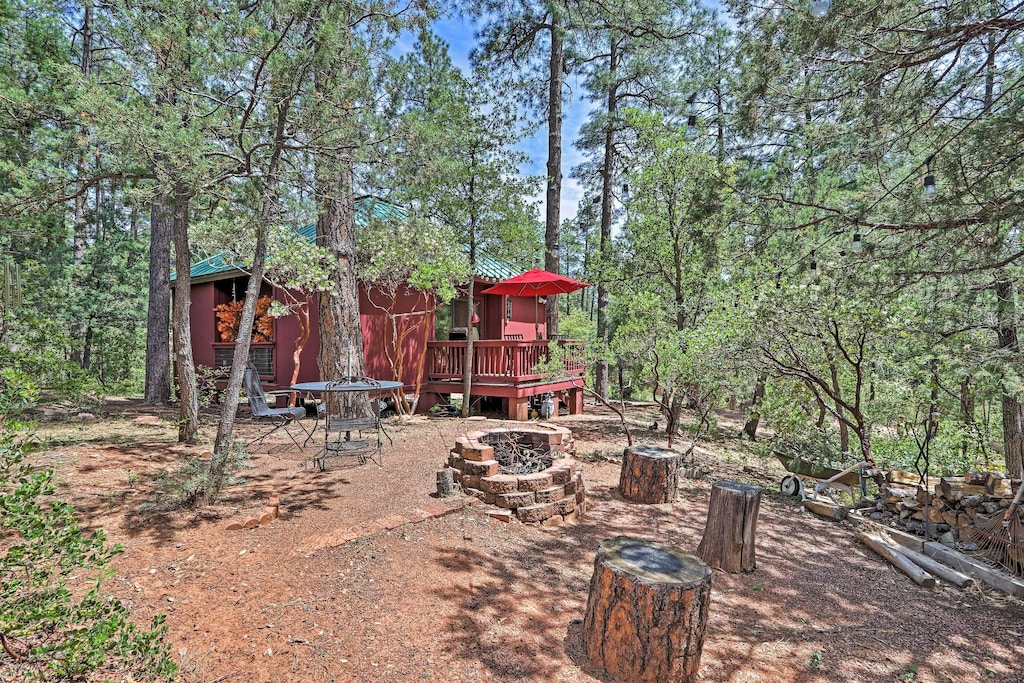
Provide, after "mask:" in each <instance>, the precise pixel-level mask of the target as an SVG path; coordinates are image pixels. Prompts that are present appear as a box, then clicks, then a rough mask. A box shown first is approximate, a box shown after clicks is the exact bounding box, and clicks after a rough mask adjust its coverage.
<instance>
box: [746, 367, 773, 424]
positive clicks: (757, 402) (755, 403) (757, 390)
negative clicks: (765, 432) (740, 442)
mask: <svg viewBox="0 0 1024 683" xmlns="http://www.w3.org/2000/svg"><path fill="white" fill-rule="evenodd" d="M767 381H768V376H767V375H765V374H763V373H762V374H760V375H758V377H757V385H756V386H754V395H753V397H751V399H750V409H749V411H748V413H747V421H746V423H745V424H744V425H743V435H744V436H746V437H747V438H748V439H750V440H751V441H756V440H757V426H758V424H760V422H761V399H763V398H764V385H765V382H767Z"/></svg>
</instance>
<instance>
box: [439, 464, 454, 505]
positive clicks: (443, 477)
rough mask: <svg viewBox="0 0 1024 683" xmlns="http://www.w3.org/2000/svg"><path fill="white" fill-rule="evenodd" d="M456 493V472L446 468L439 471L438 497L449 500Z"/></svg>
mask: <svg viewBox="0 0 1024 683" xmlns="http://www.w3.org/2000/svg"><path fill="white" fill-rule="evenodd" d="M454 492H455V470H454V469H452V468H451V467H446V468H444V469H443V470H438V471H437V495H438V497H439V498H447V497H448V496H450V495H452V493H454Z"/></svg>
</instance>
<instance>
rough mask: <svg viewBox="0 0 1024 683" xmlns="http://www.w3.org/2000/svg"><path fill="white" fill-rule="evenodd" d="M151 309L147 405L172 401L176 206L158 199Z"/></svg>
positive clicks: (153, 232)
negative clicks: (172, 239) (173, 248)
mask: <svg viewBox="0 0 1024 683" xmlns="http://www.w3.org/2000/svg"><path fill="white" fill-rule="evenodd" d="M150 212H151V213H150V228H149V307H148V308H147V310H146V388H145V394H144V398H143V400H144V402H145V403H146V404H147V405H161V404H166V403H168V402H169V401H170V400H171V344H170V333H171V329H170V311H171V235H172V233H173V229H172V225H173V221H174V209H173V204H171V203H170V202H167V201H166V200H165V199H164V198H157V199H156V200H154V201H153V204H152V207H151V208H150Z"/></svg>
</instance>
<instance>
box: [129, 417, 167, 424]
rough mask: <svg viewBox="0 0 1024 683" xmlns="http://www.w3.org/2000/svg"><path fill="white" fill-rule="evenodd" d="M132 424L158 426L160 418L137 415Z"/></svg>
mask: <svg viewBox="0 0 1024 683" xmlns="http://www.w3.org/2000/svg"><path fill="white" fill-rule="evenodd" d="M132 423H133V424H137V425H158V424H160V418H159V417H157V416H156V415H139V416H138V417H136V418H135V419H134V420H132Z"/></svg>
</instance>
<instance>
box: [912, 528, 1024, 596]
mask: <svg viewBox="0 0 1024 683" xmlns="http://www.w3.org/2000/svg"><path fill="white" fill-rule="evenodd" d="M924 554H925V555H927V556H928V557H931V558H934V559H936V560H938V561H939V562H942V563H943V564H946V565H949V566H950V567H953V568H954V569H956V570H958V571H961V572H963V573H964V574H969V575H971V576H973V577H974V578H976V579H978V580H979V581H981V582H983V583H985V584H988V585H989V586H992V587H993V588H998V589H999V590H1001V591H1003V592H1004V593H1007V594H1009V595H1012V596H1014V597H1017V598H1021V599H1024V580H1022V579H1018V578H1016V577H1014V576H1010V575H1009V574H1006V573H1005V572H1001V571H999V570H998V569H993V568H992V567H989V566H988V565H987V564H985V563H984V562H982V561H981V560H976V559H974V558H973V557H970V556H968V555H964V554H963V553H961V552H958V551H956V550H953V549H952V548H947V547H946V546H944V545H942V544H941V543H935V542H934V541H928V542H926V543H925V544H924Z"/></svg>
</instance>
